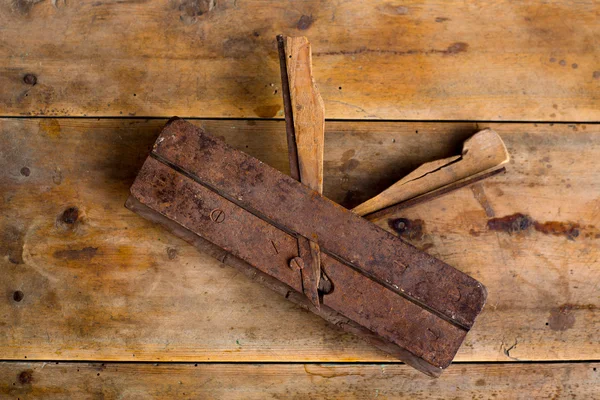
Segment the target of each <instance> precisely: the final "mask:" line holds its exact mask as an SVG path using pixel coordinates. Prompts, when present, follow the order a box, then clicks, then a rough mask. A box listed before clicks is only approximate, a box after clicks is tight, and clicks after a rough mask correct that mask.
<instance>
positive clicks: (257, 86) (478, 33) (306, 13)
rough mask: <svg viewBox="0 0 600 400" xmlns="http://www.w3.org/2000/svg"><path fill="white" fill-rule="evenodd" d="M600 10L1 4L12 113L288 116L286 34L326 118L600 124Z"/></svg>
mask: <svg viewBox="0 0 600 400" xmlns="http://www.w3.org/2000/svg"><path fill="white" fill-rule="evenodd" d="M52 3H56V5H55V6H54V5H53V4H52ZM59 3H60V4H59ZM599 14H600V7H599V5H598V3H597V2H596V1H593V0H583V1H578V2H563V1H560V0H551V1H542V0H536V1H527V2H513V1H509V0H498V1H494V2H492V3H489V2H486V3H482V2H479V1H475V0H469V1H462V0H450V1H444V2H441V1H438V2H422V1H416V0H413V1H405V2H402V4H395V3H390V2H388V1H387V0H377V1H370V2H362V1H358V0H355V1H344V2H326V3H323V2H322V1H317V0H310V1H305V2H302V3H301V4H299V3H297V2H295V1H291V0H287V1H285V2H283V3H282V2H281V1H279V0H268V1H258V0H255V1H237V0H223V1H221V0H220V1H213V0H171V1H168V2H166V1H163V2H148V1H104V0H100V1H97V0H85V1H77V2H50V1H44V2H37V1H33V0H22V1H4V2H2V3H1V4H0V27H2V28H1V29H2V35H1V36H0V60H1V61H2V62H0V65H1V67H0V87H2V91H1V92H0V105H1V107H0V109H1V113H2V115H62V116H65V115H67V116H68V115H88V116H128V115H137V116H165V117H171V116H173V115H179V116H181V117H186V116H198V117H200V116H201V117H260V118H271V117H282V115H283V114H282V113H283V108H282V104H281V94H280V92H279V90H280V78H279V72H278V61H277V50H276V44H275V35H276V34H279V33H282V34H285V35H290V36H299V35H304V36H307V37H308V38H309V39H310V41H311V43H312V44H313V59H314V74H315V77H316V81H317V84H318V85H319V88H320V90H321V94H322V96H323V99H324V102H325V109H326V117H327V118H353V119H414V120H423V119H435V120H440V119H450V120H496V121H507V120H518V121H524V120H528V121H539V120H552V121H598V120H600V90H599V86H598V85H599V84H600V66H599V61H600V58H599V54H600V52H599V51H598V46H597V45H596V44H597V43H598V41H599V40H600V22H599V21H600V18H599ZM240 21H243V23H240ZM25 33H26V34H25ZM27 74H32V75H33V76H35V77H36V79H35V81H36V82H37V83H36V84H35V85H32V84H33V82H34V78H33V77H32V76H29V77H27V78H25V77H26V75H27Z"/></svg>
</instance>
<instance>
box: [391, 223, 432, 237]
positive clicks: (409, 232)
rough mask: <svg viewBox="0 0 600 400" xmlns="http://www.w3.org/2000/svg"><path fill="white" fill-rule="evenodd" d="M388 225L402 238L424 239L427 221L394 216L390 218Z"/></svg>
mask: <svg viewBox="0 0 600 400" xmlns="http://www.w3.org/2000/svg"><path fill="white" fill-rule="evenodd" d="M388 226H389V227H390V228H392V229H393V230H394V232H396V233H397V234H398V236H400V237H401V238H404V239H408V240H423V235H424V226H425V222H423V220H422V219H413V220H410V219H408V218H394V219H390V220H388Z"/></svg>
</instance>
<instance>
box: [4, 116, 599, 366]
mask: <svg viewBox="0 0 600 400" xmlns="http://www.w3.org/2000/svg"><path fill="white" fill-rule="evenodd" d="M164 122H165V121H164V120H148V121H146V120H141V119H138V120H127V119H116V120H99V121H96V120H94V119H51V118H47V119H3V120H0V170H1V171H3V173H2V175H1V176H0V188H2V189H1V190H0V194H1V197H0V204H1V205H0V207H1V208H0V210H1V214H2V216H3V217H2V218H0V232H1V235H2V238H1V240H0V269H1V270H2V272H3V275H2V279H0V292H1V293H3V296H4V300H2V301H1V302H0V327H1V328H2V330H3V331H4V332H5V334H4V335H1V336H0V354H2V358H5V359H24V357H27V359H28V360H31V359H57V360H62V359H72V360H132V361H137V360H147V361H155V360H179V361H186V360H187V361H202V360H204V361H215V360H218V361H236V360H249V361H311V360H312V361H315V360H316V361H351V360H360V361H375V360H386V359H387V358H386V356H385V355H384V354H383V353H381V352H378V351H375V350H374V349H373V348H371V347H370V346H368V345H367V344H365V343H363V342H362V341H359V340H357V339H355V338H354V337H353V336H351V335H347V334H344V333H342V332H341V331H339V330H336V329H334V328H331V327H329V326H328V325H327V323H326V322H324V321H320V319H319V318H317V317H315V316H312V315H309V314H308V313H306V312H303V311H301V310H299V309H298V308H297V307H295V306H293V305H291V304H288V303H287V302H285V301H283V300H282V299H281V298H279V297H278V296H277V295H276V294H274V293H271V292H270V291H269V290H267V289H264V288H262V287H260V286H257V285H256V284H254V283H252V282H250V281H249V280H248V279H247V278H245V277H244V276H241V275H238V274H236V271H235V270H233V269H230V268H225V267H223V266H222V264H220V263H219V262H218V261H216V260H214V259H212V258H210V257H207V256H203V255H201V254H199V253H197V252H196V251H195V250H194V249H193V248H192V247H191V246H188V245H186V244H185V243H184V242H183V241H180V240H178V239H176V238H174V237H173V236H171V235H169V234H168V233H166V232H165V231H164V230H162V229H160V228H158V227H156V226H153V225H152V224H150V223H148V222H146V221H145V220H143V219H142V218H140V217H138V216H136V215H135V214H133V213H131V212H129V211H128V210H126V209H125V208H124V207H123V204H124V202H125V199H126V198H127V194H128V190H129V186H130V185H131V183H132V181H133V179H134V177H135V175H136V172H137V170H138V168H139V167H140V166H141V163H142V161H143V159H144V158H145V156H146V155H147V152H148V151H149V148H150V146H151V144H152V143H153V142H154V140H155V138H156V136H157V135H158V132H159V131H160V128H161V126H162V125H163V124H164ZM194 123H202V124H203V125H204V127H205V128H206V129H207V130H208V131H209V132H211V133H212V134H214V135H217V136H222V137H224V138H225V140H226V141H227V142H228V143H230V144H231V145H233V146H235V147H237V148H240V149H243V150H245V151H247V152H248V153H250V154H251V155H253V156H255V157H258V158H259V159H261V160H263V161H264V162H266V163H268V164H270V165H273V166H274V167H276V168H279V169H280V170H283V171H285V170H286V168H287V166H286V165H287V152H286V139H285V128H284V122H283V121H244V120H213V121H194ZM486 127H490V128H493V129H494V130H495V131H496V132H498V133H499V134H500V136H501V137H502V138H503V140H504V141H505V143H506V145H507V148H508V150H509V153H510V154H511V162H510V163H509V164H508V165H507V169H508V172H507V173H506V174H505V175H502V176H499V177H495V178H492V179H491V180H488V181H485V182H484V183H482V184H480V185H478V186H475V187H473V188H464V189H461V190H459V191H457V192H455V193H453V194H449V195H446V196H444V197H442V198H439V199H436V200H434V201H432V202H430V203H428V204H422V205H419V206H416V207H413V208H410V209H405V210H403V211H402V214H398V215H394V216H393V218H391V219H390V220H383V221H379V222H378V223H380V224H381V225H382V226H384V227H385V228H386V229H390V230H392V231H394V229H395V230H397V231H400V232H399V233H398V232H397V233H398V234H400V235H401V236H402V237H403V238H405V239H406V240H409V241H410V242H412V243H413V244H415V245H416V246H417V247H419V248H421V249H424V250H426V251H427V252H429V253H430V254H432V255H434V256H436V257H438V258H440V259H442V260H443V261H446V262H448V263H449V264H450V265H452V266H454V267H456V268H458V269H460V270H462V271H464V272H466V273H468V274H470V275H471V276H473V277H474V278H476V279H478V280H480V281H481V282H482V283H483V284H485V285H486V287H487V288H488V293H489V296H488V304H487V306H486V308H485V309H484V312H483V313H482V314H481V316H480V317H479V318H478V320H477V322H476V323H475V325H474V327H473V330H472V331H471V332H470V333H469V335H468V336H467V338H466V340H465V343H464V345H463V347H462V348H461V351H460V352H459V354H458V355H457V360H462V361H465V360H470V361H507V360H515V359H518V360H584V359H599V358H600V348H598V346H597V337H596V336H597V332H598V331H599V328H600V312H599V311H598V307H599V301H600V300H599V298H598V296H597V290H598V282H599V274H600V270H599V269H598V265H599V264H598V259H599V256H600V246H598V240H599V239H600V228H599V227H600V213H599V211H598V210H600V207H599V205H600V204H599V202H600V181H599V180H598V179H597V171H598V169H599V163H600V161H599V160H600V140H599V139H600V125H593V124H587V125H581V124H579V125H568V124H553V125H552V124H502V123H494V124H479V125H477V124H474V123H473V124H471V123H391V122H361V123H347V122H331V123H327V124H326V131H327V135H326V144H325V146H326V150H325V185H324V186H325V190H324V193H325V195H327V196H328V197H330V198H332V199H334V200H336V201H339V202H340V203H341V204H343V205H345V206H348V207H352V206H355V205H357V204H359V203H360V202H362V201H364V200H365V199H367V198H369V197H372V196H373V195H375V194H377V193H378V192H379V191H381V190H383V189H385V188H387V187H389V186H390V184H391V183H393V182H396V181H397V180H398V179H399V178H400V177H402V176H403V175H404V174H406V173H408V172H410V171H412V170H414V169H415V168H416V167H417V166H418V165H420V164H423V163H424V162H427V161H431V160H434V159H439V158H443V157H448V156H450V155H452V154H456V153H458V152H459V151H460V148H461V146H462V143H463V141H464V140H465V139H466V138H468V137H469V136H471V135H472V134H473V133H475V132H477V131H479V130H481V129H483V128H486ZM519 213H520V214H519ZM507 216H508V217H509V218H504V217H507ZM398 218H401V219H398ZM501 218H504V219H501ZM399 222H403V223H404V225H403V226H402V225H401V224H400V223H399ZM401 226H402V229H400V228H401ZM18 292H21V294H22V296H23V297H22V298H21V294H19V293H18ZM15 293H16V294H15ZM15 296H16V297H15ZM15 298H16V299H20V301H16V300H15ZM299 332H302V333H301V334H299Z"/></svg>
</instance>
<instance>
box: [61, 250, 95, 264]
mask: <svg viewBox="0 0 600 400" xmlns="http://www.w3.org/2000/svg"><path fill="white" fill-rule="evenodd" d="M97 252H98V248H97V247H84V248H83V249H80V250H57V251H55V252H54V258H58V259H62V260H70V261H90V260H91V259H92V258H93V257H94V256H95V255H96V253H97Z"/></svg>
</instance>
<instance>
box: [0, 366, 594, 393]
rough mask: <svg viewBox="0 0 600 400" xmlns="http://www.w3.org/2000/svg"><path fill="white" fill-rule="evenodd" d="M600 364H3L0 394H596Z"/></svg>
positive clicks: (0, 370) (0, 373)
mask: <svg viewBox="0 0 600 400" xmlns="http://www.w3.org/2000/svg"><path fill="white" fill-rule="evenodd" d="M599 386H600V363H597V362H596V363H577V364H569V363H565V364H535V363H534V364H495V365H478V364H463V365H460V364H455V365H453V366H451V367H450V368H449V369H448V371H447V372H446V373H444V375H442V377H441V378H439V379H435V380H434V379H431V378H428V377H425V376H424V375H422V374H419V373H418V372H416V371H415V370H413V369H410V368H409V367H407V366H406V365H399V364H379V365H372V364H366V365H344V364H285V365H281V364H237V365H236V364H197V365H194V364H170V365H169V364H155V365H154V364H136V363H127V364H116V363H105V364H100V363H59V364H55V363H41V362H37V363H31V362H4V363H0V395H4V396H7V398H11V399H12V398H14V399H17V398H19V399H21V400H28V399H38V398H44V399H49V400H53V399H64V398H69V399H80V398H94V399H96V398H98V399H106V400H110V399H123V400H133V399H146V398H152V399H179V398H184V399H197V398H198V399H244V400H246V399H261V400H262V399H281V398H285V399H290V398H291V399H304V398H319V399H373V398H376V399H391V398H394V399H397V398H407V399H448V398H452V399H531V398H538V399H597V398H598V397H597V396H598V387H599Z"/></svg>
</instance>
